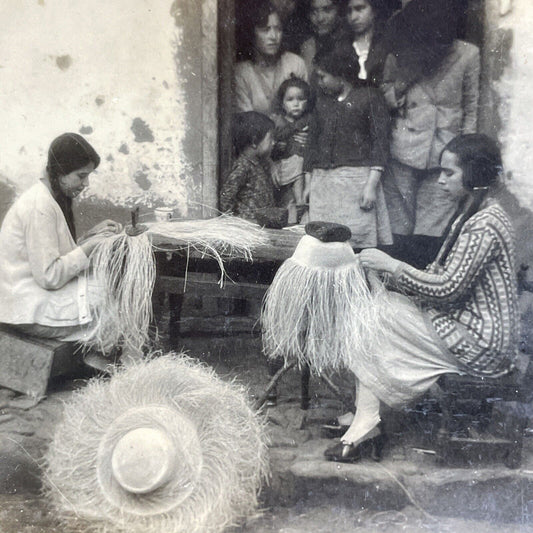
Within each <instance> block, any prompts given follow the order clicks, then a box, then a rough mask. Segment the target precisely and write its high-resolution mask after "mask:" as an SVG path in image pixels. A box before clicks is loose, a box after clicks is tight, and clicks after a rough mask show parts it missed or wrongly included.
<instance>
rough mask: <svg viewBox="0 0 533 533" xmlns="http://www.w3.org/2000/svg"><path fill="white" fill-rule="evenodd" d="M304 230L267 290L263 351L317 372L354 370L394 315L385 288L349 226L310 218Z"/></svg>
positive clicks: (264, 309) (264, 310)
mask: <svg viewBox="0 0 533 533" xmlns="http://www.w3.org/2000/svg"><path fill="white" fill-rule="evenodd" d="M305 231H306V235H304V236H303V237H302V238H301V239H300V242H299V243H298V245H297V247H296V249H295V251H294V253H293V255H292V257H290V258H289V259H287V260H286V261H285V262H284V263H283V265H282V266H281V267H280V269H279V270H278V272H277V273H276V275H275V277H274V280H273V282H272V284H271V286H270V287H269V289H268V291H267V293H266V296H265V301H264V304H263V309H262V316H261V321H262V329H263V346H264V351H265V353H266V354H267V355H268V356H269V357H273V358H275V357H283V358H285V360H286V361H287V362H288V361H290V360H293V359H294V358H296V359H297V360H298V362H300V363H307V364H309V365H310V366H311V368H313V369H314V370H316V371H318V372H320V371H322V370H324V369H326V368H331V369H338V368H341V367H349V368H351V369H353V368H354V367H355V368H356V367H357V364H358V361H359V360H360V359H361V357H360V356H361V355H364V356H365V358H366V357H367V356H368V354H369V353H370V352H371V351H372V349H375V347H376V345H377V343H378V342H379V338H380V336H381V334H382V333H383V328H384V323H385V322H386V320H387V319H388V316H389V314H390V310H389V309H388V308H387V307H388V306H387V300H388V297H387V291H386V290H385V288H384V286H383V284H382V283H381V281H380V280H379V279H378V278H377V277H376V275H375V274H373V273H371V272H368V273H366V272H365V271H364V270H363V267H362V266H361V263H360V261H359V258H358V256H357V255H356V254H355V253H354V251H353V249H352V248H351V246H350V244H349V242H348V241H349V239H350V238H351V232H350V229H349V228H348V227H346V226H343V225H341V224H334V223H330V222H310V223H308V224H307V225H306V227H305Z"/></svg>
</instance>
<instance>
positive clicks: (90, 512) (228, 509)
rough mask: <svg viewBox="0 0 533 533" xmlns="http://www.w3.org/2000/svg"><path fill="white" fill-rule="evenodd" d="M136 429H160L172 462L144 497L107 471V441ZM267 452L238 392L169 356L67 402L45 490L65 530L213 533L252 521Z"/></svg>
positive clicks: (259, 426)
mask: <svg viewBox="0 0 533 533" xmlns="http://www.w3.org/2000/svg"><path fill="white" fill-rule="evenodd" d="M140 427H144V428H146V427H150V428H154V429H157V430H161V431H164V432H166V434H167V435H168V437H169V438H170V439H171V440H172V442H173V444H174V447H175V449H176V456H177V457H176V466H175V469H174V470H173V475H172V476H171V478H170V479H169V480H168V481H167V482H166V483H165V484H164V485H162V486H161V487H159V488H157V489H155V490H154V491H153V492H151V493H148V494H133V493H129V492H127V491H125V490H124V489H123V488H122V487H121V486H120V485H119V484H118V483H116V481H114V480H113V477H112V475H111V474H110V473H109V472H110V468H109V464H110V463H109V462H110V456H111V454H112V451H113V446H114V444H116V442H117V441H118V440H119V439H120V438H121V437H122V436H123V435H124V434H125V433H127V432H128V431H131V430H135V429H137V428H140ZM266 451H267V446H266V442H265V431H264V420H263V419H262V418H259V416H258V415H257V414H256V413H255V412H254V411H252V409H251V408H250V406H249V403H248V400H247V396H246V391H245V390H244V389H243V388H242V387H240V386H238V385H237V384H235V383H225V382H223V381H221V380H220V379H218V378H217V377H216V376H215V374H214V372H213V371H212V370H210V369H208V368H206V367H204V366H202V365H200V364H198V363H197V362H195V361H193V360H192V359H190V358H188V357H186V356H184V355H176V354H172V353H170V354H167V355H164V356H159V357H153V358H151V359H150V360H148V361H143V362H138V363H133V364H131V365H130V366H128V367H127V368H125V369H122V370H118V371H116V373H115V374H114V375H113V376H112V377H111V379H110V380H103V379H94V380H91V381H90V382H89V383H88V385H87V387H86V388H85V389H84V390H81V391H79V392H77V393H76V394H75V395H74V397H73V398H72V399H71V400H69V402H68V403H66V405H65V409H64V417H63V420H62V421H61V422H60V424H59V425H58V427H57V429H56V433H55V436H54V438H53V441H52V442H51V445H50V447H49V450H48V452H47V455H46V464H45V469H44V474H45V475H44V484H45V489H44V490H45V494H46V496H47V498H48V500H49V502H50V505H51V507H52V508H53V510H54V511H55V512H56V513H57V515H58V517H59V519H60V520H61V521H62V523H63V525H64V526H65V529H64V531H70V530H71V529H75V528H76V527H82V528H84V529H83V531H89V532H99V533H104V532H106V533H107V532H124V533H125V532H127V533H162V532H164V533H181V532H183V533H185V532H187V533H216V532H221V531H223V530H224V529H225V528H226V527H229V526H234V525H236V524H238V523H239V522H241V521H242V520H243V519H245V518H247V517H253V516H256V515H257V514H258V513H257V504H258V501H257V497H258V492H259V489H260V486H261V483H262V482H263V481H265V479H266V475H267V460H266ZM69 528H71V529H69Z"/></svg>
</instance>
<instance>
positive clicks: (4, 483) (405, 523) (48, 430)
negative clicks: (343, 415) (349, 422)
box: [0, 336, 533, 533]
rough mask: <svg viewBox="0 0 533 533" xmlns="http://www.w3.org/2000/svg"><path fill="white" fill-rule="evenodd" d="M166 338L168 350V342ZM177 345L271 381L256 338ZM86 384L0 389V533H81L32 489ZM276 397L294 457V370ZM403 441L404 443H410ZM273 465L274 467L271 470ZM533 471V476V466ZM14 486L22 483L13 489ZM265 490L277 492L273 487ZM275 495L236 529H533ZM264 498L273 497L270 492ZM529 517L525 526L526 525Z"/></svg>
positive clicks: (225, 371)
mask: <svg viewBox="0 0 533 533" xmlns="http://www.w3.org/2000/svg"><path fill="white" fill-rule="evenodd" d="M165 342H166V345H167V347H168V345H169V344H168V340H165ZM174 348H175V349H178V350H179V349H181V348H185V349H187V350H188V351H189V353H190V354H191V355H193V356H196V357H199V358H200V359H201V360H202V361H204V362H206V363H207V364H210V365H212V366H213V367H214V368H215V369H216V370H217V372H218V373H219V375H221V376H222V377H226V378H237V379H239V380H240V381H241V382H243V383H245V384H247V385H248V387H249V391H250V394H251V395H252V396H253V397H258V396H259V395H260V394H261V393H262V391H263V390H264V387H265V385H266V383H267V382H268V379H269V376H268V372H267V368H266V364H265V361H264V360H263V358H262V356H261V355H260V347H259V342H258V340H257V339H255V340H251V339H250V338H249V337H248V338H247V337H244V336H243V337H236V338H218V339H207V338H196V339H193V338H191V339H184V340H183V341H181V342H180V343H178V344H177V345H175V346H174ZM83 385H84V381H83V380H77V381H76V380H74V381H72V380H71V381H67V382H62V383H58V384H55V385H54V386H53V387H52V388H51V390H50V391H49V395H48V397H47V399H46V400H44V401H43V402H41V403H40V404H38V405H37V406H34V407H31V406H28V405H25V404H24V403H23V402H22V403H21V402H20V400H19V398H18V397H16V396H14V395H13V393H10V392H9V391H7V390H5V389H4V390H0V533H52V532H53V533H56V532H61V533H82V532H83V533H84V530H83V529H79V530H78V531H74V530H73V531H69V532H64V530H63V529H61V526H60V525H59V524H58V523H57V521H56V520H55V517H53V516H51V515H50V513H49V511H48V509H47V507H46V504H45V502H44V501H42V499H41V498H40V497H39V495H38V492H37V491H38V486H39V482H40V481H39V475H40V472H39V468H38V463H39V460H40V457H42V453H43V451H44V449H45V448H46V444H47V442H48V439H49V438H50V436H51V435H52V433H53V429H54V425H55V423H56V421H57V420H58V419H59V417H60V415H61V408H62V407H61V406H62V402H63V401H65V400H68V397H69V395H70V394H71V391H72V390H73V389H76V388H77V387H82V386H83ZM311 390H312V395H313V403H314V407H315V409H313V410H311V411H310V412H309V413H308V414H307V415H306V416H308V417H311V418H312V417H313V416H318V415H317V413H318V411H319V409H317V406H319V405H322V406H323V405H326V407H327V409H326V411H327V412H330V413H337V412H339V410H340V409H341V405H340V402H339V401H338V400H335V399H334V398H333V397H332V395H331V392H329V390H328V389H327V388H326V387H325V385H324V384H323V383H321V382H320V381H319V380H317V379H316V378H313V379H312V381H311ZM279 397H280V403H279V408H277V409H273V410H271V411H270V412H269V417H270V421H271V424H270V428H271V430H270V431H271V437H272V441H273V444H272V445H273V452H272V453H277V457H278V459H279V458H280V457H281V458H283V457H289V456H290V457H294V456H297V455H298V453H299V448H298V446H300V445H301V444H304V445H309V444H312V443H313V439H314V438H315V436H316V435H315V433H314V432H313V430H310V429H302V428H301V427H300V426H299V423H300V422H299V417H301V416H302V411H301V410H300V409H299V373H298V372H296V371H291V372H290V373H289V374H288V375H287V376H286V378H285V379H284V380H283V381H282V383H281V384H280V387H279ZM17 402H18V403H17ZM326 411H325V412H326ZM526 441H527V445H526V450H527V453H526V457H525V463H524V466H523V468H526V469H527V468H531V467H533V462H532V460H533V453H532V448H533V446H532V445H533V442H532V441H533V439H526ZM405 446H407V448H409V447H410V444H409V443H407V444H406V445H405ZM409 449H411V448H409ZM395 453H397V452H395ZM413 457H415V458H414V459H413ZM400 459H401V461H400V462H401V464H402V465H404V466H403V467H402V468H405V464H406V461H407V462H408V461H411V462H412V463H413V464H415V466H412V467H410V468H417V466H416V465H417V464H422V461H423V460H424V461H427V460H428V458H427V457H425V456H424V458H423V459H420V460H418V459H417V458H416V454H415V455H411V456H406V455H405V454H404V456H402V457H401V458H400ZM388 461H389V462H388V463H386V464H387V465H389V468H391V469H393V470H394V464H395V461H396V458H395V457H392V458H391V457H389V458H388ZM402 461H403V462H402ZM400 462H397V464H398V465H399V464H400ZM390 465H393V466H390ZM277 466H279V464H277ZM277 466H276V465H275V468H277ZM432 468H435V467H432ZM442 468H444V467H442ZM531 469H532V472H531V473H532V474H533V468H531ZM13 486H16V487H21V488H19V489H17V491H16V492H15V493H13V490H12V487H13ZM267 490H270V492H271V493H272V492H276V490H277V486H276V485H274V486H273V487H271V488H270V489H267ZM6 492H11V493H6ZM277 496H278V497H274V503H270V504H269V505H268V508H266V510H265V513H264V515H263V517H262V518H260V519H258V520H256V521H254V522H252V523H249V524H247V525H245V526H243V527H241V528H239V529H236V530H234V532H233V533H276V532H277V533H337V532H338V533H345V532H346V533H349V532H352V531H357V532H362V533H375V532H378V533H396V532H399V531H406V532H409V533H418V532H437V533H438V532H449V533H463V532H464V533H470V532H471V531H479V532H485V533H525V532H530V531H531V532H532V533H533V521H531V518H530V517H529V515H527V516H526V515H524V516H519V515H518V514H517V515H516V517H515V518H514V519H513V522H512V523H509V522H504V523H495V522H491V521H486V520H466V519H464V518H458V517H455V518H451V517H449V515H448V517H439V516H435V515H431V516H430V515H428V514H425V513H424V511H422V510H421V509H419V508H416V507H415V506H413V505H408V506H405V507H403V508H400V509H398V508H393V507H391V508H387V502H383V505H382V506H381V510H376V509H375V508H374V509H365V510H360V508H358V509H353V508H350V507H349V506H347V505H345V504H344V503H341V502H340V501H339V499H338V498H336V497H334V496H332V495H331V494H329V495H325V496H324V497H318V498H314V499H312V500H309V499H306V500H305V501H304V500H303V499H298V498H296V499H292V500H291V501H290V502H285V503H286V505H283V498H282V497H279V494H277ZM526 496H527V499H529V500H533V494H530V495H526ZM269 498H270V499H272V494H271V495H270V497H269ZM269 498H267V500H268V499H269ZM415 504H416V501H415ZM265 505H267V504H265ZM532 511H533V508H532ZM526 521H527V522H528V523H523V522H526ZM161 533H166V532H161Z"/></svg>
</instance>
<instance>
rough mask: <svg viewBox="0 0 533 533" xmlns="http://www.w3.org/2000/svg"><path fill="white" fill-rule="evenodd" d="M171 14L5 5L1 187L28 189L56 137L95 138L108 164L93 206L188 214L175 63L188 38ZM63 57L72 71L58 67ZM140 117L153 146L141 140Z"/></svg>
mask: <svg viewBox="0 0 533 533" xmlns="http://www.w3.org/2000/svg"><path fill="white" fill-rule="evenodd" d="M170 6H171V1H170V0H168V1H165V0H89V1H87V0H2V1H1V2H0V109H1V110H2V111H1V115H0V116H1V120H0V139H1V149H0V176H1V177H0V179H1V180H3V181H8V182H9V183H10V184H13V185H14V186H15V187H16V189H17V191H21V190H23V189H25V188H27V187H28V186H29V185H31V184H32V183H33V182H34V181H35V180H36V179H37V178H38V177H39V175H40V173H41V172H42V169H43V168H44V166H45V163H46V152H47V148H48V145H49V143H50V141H51V140H52V139H53V138H54V137H55V136H57V135H58V134H60V133H62V132H64V131H74V132H83V131H91V129H92V133H90V134H87V135H86V137H87V139H88V140H89V141H90V142H91V143H92V144H93V146H94V147H95V148H96V150H97V151H98V152H99V154H100V156H101V157H102V164H101V166H100V167H99V169H98V170H97V172H95V174H94V175H93V176H92V177H91V185H90V188H89V189H88V190H87V191H86V192H85V193H84V194H85V196H86V197H94V198H96V199H106V200H110V201H111V202H113V203H114V204H118V205H125V206H130V205H132V204H134V203H143V204H145V205H154V204H163V203H164V204H170V205H175V206H177V207H181V208H184V206H185V205H186V201H187V194H186V187H185V176H186V174H187V170H188V166H187V162H186V160H185V159H184V158H182V157H181V152H182V151H181V147H182V142H183V132H184V119H183V117H184V106H185V102H184V100H185V99H184V95H183V91H182V89H181V87H180V84H179V82H178V79H177V76H176V66H175V60H174V54H173V52H174V50H175V46H177V45H178V44H179V41H180V39H181V32H180V29H179V28H177V27H176V25H175V21H174V18H173V17H172V16H171V14H170ZM64 56H69V57H70V61H71V62H70V65H68V60H66V61H65V59H63V63H61V60H59V64H58V58H61V57H64ZM65 62H66V63H67V65H66V64H65ZM136 117H138V118H140V119H142V120H143V121H144V122H145V123H146V124H147V125H148V126H149V128H150V130H151V132H152V133H153V137H154V141H153V142H136V141H135V135H134V133H133V131H132V130H131V126H132V122H133V120H134V119H135V118H136ZM121 147H122V149H121ZM126 147H127V148H126ZM123 152H128V153H123Z"/></svg>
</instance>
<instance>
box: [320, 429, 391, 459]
mask: <svg viewBox="0 0 533 533" xmlns="http://www.w3.org/2000/svg"><path fill="white" fill-rule="evenodd" d="M370 434H372V436H370ZM370 434H369V435H367V436H365V438H364V440H361V441H360V442H359V443H358V444H356V445H353V444H346V443H343V442H342V441H341V442H339V443H337V444H336V445H335V446H332V447H331V448H328V449H327V450H326V451H325V452H324V456H325V457H326V459H327V460H328V461H336V462H339V463H355V462H357V461H359V460H360V459H363V458H367V457H368V458H370V459H372V460H373V461H376V462H378V461H380V460H381V456H382V453H383V446H384V444H385V441H386V437H385V435H384V434H383V433H382V432H381V429H380V428H375V429H373V430H372V431H371V433H370Z"/></svg>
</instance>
